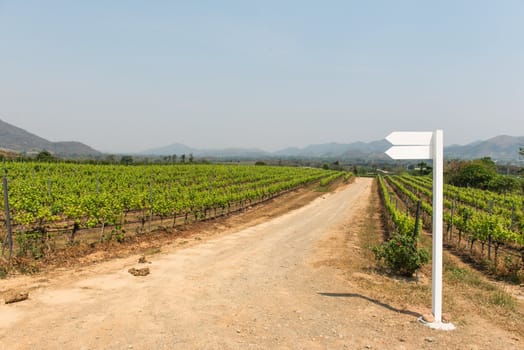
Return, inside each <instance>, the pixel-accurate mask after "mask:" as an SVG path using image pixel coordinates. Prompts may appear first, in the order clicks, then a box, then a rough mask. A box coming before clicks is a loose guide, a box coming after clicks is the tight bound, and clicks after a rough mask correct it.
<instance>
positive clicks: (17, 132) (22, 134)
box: [0, 119, 102, 156]
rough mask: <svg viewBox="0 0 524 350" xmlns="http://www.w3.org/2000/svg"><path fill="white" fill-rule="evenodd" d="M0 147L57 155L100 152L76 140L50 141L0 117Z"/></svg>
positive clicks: (99, 153)
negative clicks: (47, 152) (45, 151)
mask: <svg viewBox="0 0 524 350" xmlns="http://www.w3.org/2000/svg"><path fill="white" fill-rule="evenodd" d="M0 148H3V149H6V150H9V151H15V152H18V153H23V152H25V153H38V152H40V151H42V150H44V149H45V150H47V151H49V152H51V153H53V154H55V155H59V156H94V155H101V154H102V153H101V152H99V151H97V150H95V149H93V148H91V147H89V146H87V145H85V144H83V143H81V142H76V141H64V142H51V141H48V140H46V139H44V138H42V137H40V136H37V135H35V134H32V133H30V132H28V131H26V130H24V129H22V128H19V127H17V126H14V125H11V124H9V123H7V122H4V121H3V120H1V119H0Z"/></svg>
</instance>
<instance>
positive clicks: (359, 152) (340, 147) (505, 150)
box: [142, 135, 524, 162]
mask: <svg viewBox="0 0 524 350" xmlns="http://www.w3.org/2000/svg"><path fill="white" fill-rule="evenodd" d="M523 146H524V137H514V136H507V135H500V136H496V137H493V138H491V139H488V140H484V141H474V142H472V143H470V144H466V145H451V146H448V147H445V148H444V154H445V156H446V158H448V159H476V158H482V157H491V158H492V159H494V160H498V161H509V162H516V161H518V160H519V155H518V150H519V147H523ZM389 147H391V145H390V144H389V142H387V141H386V140H378V141H372V142H352V143H336V142H331V143H323V144H314V145H309V146H306V147H302V148H299V147H289V148H285V149H282V150H278V151H275V152H266V151H263V150H259V149H242V148H235V149H215V150H211V149H207V150H206V149H197V148H191V147H188V146H186V145H182V144H173V145H171V146H167V147H162V148H157V149H152V150H149V151H145V152H142V154H150V155H172V154H177V155H181V154H186V155H187V154H189V153H192V154H193V155H194V156H198V157H217V158H222V157H244V158H250V157H254V158H256V157H268V158H275V157H276V158H338V159H340V160H357V159H382V160H387V159H389V158H388V157H387V156H386V155H385V154H384V152H385V151H386V150H387V149H388V148H389Z"/></svg>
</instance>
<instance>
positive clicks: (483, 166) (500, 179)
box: [447, 158, 520, 193]
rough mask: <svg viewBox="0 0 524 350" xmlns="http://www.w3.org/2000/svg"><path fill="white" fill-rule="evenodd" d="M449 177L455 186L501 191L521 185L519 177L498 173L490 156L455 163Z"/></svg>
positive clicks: (513, 189) (511, 189)
mask: <svg viewBox="0 0 524 350" xmlns="http://www.w3.org/2000/svg"><path fill="white" fill-rule="evenodd" d="M447 178H448V182H449V183H450V184H452V185H455V186H460V187H474V188H479V189H482V190H490V191H495V192H499V193H502V192H511V191H515V190H517V189H518V188H519V186H520V184H519V181H518V180H517V179H515V178H512V177H508V176H503V175H499V174H497V167H496V164H495V163H494V162H493V161H492V160H491V159H490V158H482V159H477V160H473V161H468V162H461V163H459V164H458V165H457V164H454V167H453V168H452V169H448V172H447Z"/></svg>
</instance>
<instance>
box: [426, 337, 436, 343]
mask: <svg viewBox="0 0 524 350" xmlns="http://www.w3.org/2000/svg"><path fill="white" fill-rule="evenodd" d="M424 340H425V341H427V342H428V343H433V342H435V338H433V337H426V338H424Z"/></svg>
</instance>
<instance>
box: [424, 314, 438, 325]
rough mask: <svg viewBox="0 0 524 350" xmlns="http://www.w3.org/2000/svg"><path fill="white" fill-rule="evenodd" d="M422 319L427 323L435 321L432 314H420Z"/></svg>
mask: <svg viewBox="0 0 524 350" xmlns="http://www.w3.org/2000/svg"><path fill="white" fill-rule="evenodd" d="M422 319H423V320H424V322H427V323H433V322H435V317H434V316H433V315H432V314H424V315H422Z"/></svg>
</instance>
